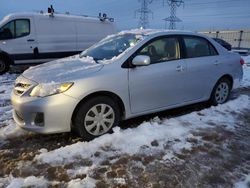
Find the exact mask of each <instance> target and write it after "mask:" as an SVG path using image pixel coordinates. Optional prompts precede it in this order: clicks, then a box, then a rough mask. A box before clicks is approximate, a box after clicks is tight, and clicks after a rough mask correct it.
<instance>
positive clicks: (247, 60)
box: [242, 55, 250, 65]
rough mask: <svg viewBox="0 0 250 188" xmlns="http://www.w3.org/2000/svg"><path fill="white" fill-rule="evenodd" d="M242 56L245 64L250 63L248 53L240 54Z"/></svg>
mask: <svg viewBox="0 0 250 188" xmlns="http://www.w3.org/2000/svg"><path fill="white" fill-rule="evenodd" d="M242 58H243V59H244V61H245V64H246V65H250V55H248V56H242Z"/></svg>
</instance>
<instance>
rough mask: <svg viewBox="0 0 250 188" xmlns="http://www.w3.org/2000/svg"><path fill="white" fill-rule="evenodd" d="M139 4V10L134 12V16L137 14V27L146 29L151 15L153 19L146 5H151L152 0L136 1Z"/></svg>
mask: <svg viewBox="0 0 250 188" xmlns="http://www.w3.org/2000/svg"><path fill="white" fill-rule="evenodd" d="M138 1H139V2H140V3H141V8H140V9H137V10H136V11H135V16H136V15H137V14H139V23H138V25H139V27H140V28H144V29H145V28H147V27H148V26H149V17H148V15H149V14H151V15H152V17H153V12H152V11H151V10H150V9H149V8H148V5H149V4H151V3H152V2H153V1H154V0H138Z"/></svg>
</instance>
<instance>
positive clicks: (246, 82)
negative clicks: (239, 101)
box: [241, 65, 250, 87]
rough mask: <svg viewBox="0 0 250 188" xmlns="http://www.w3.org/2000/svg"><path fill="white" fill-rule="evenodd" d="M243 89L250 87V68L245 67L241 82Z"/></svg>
mask: <svg viewBox="0 0 250 188" xmlns="http://www.w3.org/2000/svg"><path fill="white" fill-rule="evenodd" d="M241 86H242V87H250V66H246V65H244V66H243V79H242V82H241Z"/></svg>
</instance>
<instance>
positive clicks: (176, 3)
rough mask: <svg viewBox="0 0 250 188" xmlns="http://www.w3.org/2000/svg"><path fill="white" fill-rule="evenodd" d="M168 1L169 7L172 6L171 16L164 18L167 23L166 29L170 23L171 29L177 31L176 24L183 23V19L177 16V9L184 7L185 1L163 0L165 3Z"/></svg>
mask: <svg viewBox="0 0 250 188" xmlns="http://www.w3.org/2000/svg"><path fill="white" fill-rule="evenodd" d="M165 1H167V2H168V5H169V6H170V16H169V17H167V18H164V19H163V20H164V21H165V28H166V26H167V22H169V29H176V22H181V19H180V18H178V17H177V16H176V10H177V7H180V6H181V5H182V4H183V5H184V1H183V0H163V5H164V2H165Z"/></svg>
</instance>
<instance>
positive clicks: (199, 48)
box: [184, 37, 217, 58]
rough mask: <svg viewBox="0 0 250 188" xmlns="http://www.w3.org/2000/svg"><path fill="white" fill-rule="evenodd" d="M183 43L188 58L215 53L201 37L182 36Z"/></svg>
mask: <svg viewBox="0 0 250 188" xmlns="http://www.w3.org/2000/svg"><path fill="white" fill-rule="evenodd" d="M184 43H185V46H186V53H187V57H188V58H192V57H204V56H213V55H217V52H216V50H215V49H214V47H213V46H212V45H211V44H210V43H209V42H208V41H207V40H205V39H203V38H200V37H184Z"/></svg>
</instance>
